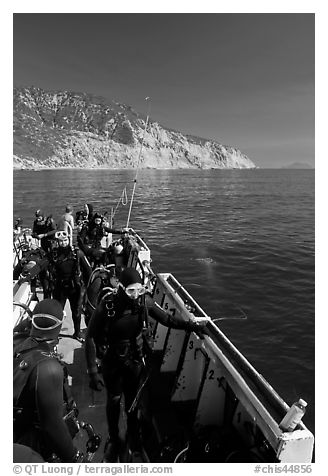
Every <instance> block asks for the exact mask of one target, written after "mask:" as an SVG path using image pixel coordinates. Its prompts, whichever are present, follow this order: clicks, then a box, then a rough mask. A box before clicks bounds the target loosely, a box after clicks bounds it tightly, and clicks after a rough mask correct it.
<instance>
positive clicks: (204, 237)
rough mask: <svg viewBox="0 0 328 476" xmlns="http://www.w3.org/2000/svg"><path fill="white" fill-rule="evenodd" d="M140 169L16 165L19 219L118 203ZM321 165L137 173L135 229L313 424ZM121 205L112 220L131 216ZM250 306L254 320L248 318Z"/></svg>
mask: <svg viewBox="0 0 328 476" xmlns="http://www.w3.org/2000/svg"><path fill="white" fill-rule="evenodd" d="M134 179H135V171H131V170H130V171H123V170H120V171H119V170H49V171H14V179H13V180H14V216H15V217H17V216H20V217H22V218H23V220H24V225H25V226H31V225H32V222H33V219H34V211H35V210H36V209H37V208H42V209H44V211H45V213H46V214H50V213H52V214H53V216H54V218H55V219H57V218H58V217H59V216H60V214H62V213H63V211H64V207H65V205H66V203H70V204H72V205H73V207H74V210H75V211H77V210H79V209H82V207H83V204H84V203H86V202H87V203H92V204H93V205H94V208H95V210H97V211H101V212H104V211H105V210H108V211H110V209H111V208H113V209H115V208H116V206H117V203H118V201H119V198H120V196H121V194H122V191H123V189H124V187H126V189H127V194H128V198H130V197H131V192H132V188H133V180H134ZM314 193H315V187H314V171H313V170H287V169H284V170H277V169H275V170H269V169H263V170H261V169H256V170H210V171H198V170H140V171H139V173H138V177H137V183H136V189H135V196H134V202H133V207H132V213H131V219H130V223H129V224H130V226H132V227H133V228H134V229H135V230H136V231H138V232H139V234H140V235H141V236H142V237H143V238H144V239H145V241H146V242H147V244H148V246H149V247H150V249H151V251H152V259H153V262H152V266H153V268H154V270H155V271H157V272H171V273H172V274H174V275H175V277H176V278H177V279H178V280H179V281H180V282H181V283H182V284H183V285H184V286H185V287H186V289H187V290H188V291H189V292H190V293H191V294H192V295H193V297H194V298H195V299H196V300H197V301H198V303H199V304H200V306H201V307H202V308H203V309H204V310H205V311H206V312H207V313H208V314H209V315H210V316H212V317H213V318H222V317H224V318H225V319H223V320H219V321H217V325H218V326H219V327H220V329H221V330H222V331H223V332H224V333H225V334H226V335H227V336H228V337H229V339H230V340H231V341H232V342H233V343H234V344H235V345H236V346H237V348H238V349H239V350H240V351H241V352H242V353H243V354H244V355H245V356H246V358H247V359H248V360H249V361H250V362H251V363H252V364H253V365H254V367H255V368H256V369H257V370H258V371H259V372H260V373H261V374H262V375H263V376H264V377H265V378H266V379H267V380H268V382H269V383H270V384H271V385H272V386H273V387H274V388H275V390H276V391H277V392H278V393H279V394H280V395H281V397H282V398H283V399H284V400H285V401H286V402H287V403H288V404H291V403H292V402H294V401H295V400H297V399H298V398H300V397H302V398H303V399H305V400H306V401H307V402H308V410H307V413H306V415H305V417H304V422H305V424H306V425H307V426H308V427H309V429H310V430H312V431H314V405H315V400H314V377H315V372H314V347H315V342H314V330H315V312H314V294H315V279H314V271H315V270H314ZM128 209H129V204H128V205H126V206H122V205H120V206H119V207H118V208H117V212H116V215H115V225H116V226H118V227H119V226H124V225H126V222H127V216H128ZM242 315H246V316H247V319H239V316H242Z"/></svg>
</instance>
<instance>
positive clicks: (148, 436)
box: [13, 230, 314, 463]
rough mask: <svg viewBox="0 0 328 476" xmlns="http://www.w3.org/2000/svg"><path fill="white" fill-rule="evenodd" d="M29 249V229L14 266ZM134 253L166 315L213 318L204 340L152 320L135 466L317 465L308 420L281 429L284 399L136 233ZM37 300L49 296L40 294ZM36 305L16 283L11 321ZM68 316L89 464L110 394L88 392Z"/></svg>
mask: <svg viewBox="0 0 328 476" xmlns="http://www.w3.org/2000/svg"><path fill="white" fill-rule="evenodd" d="M32 243H33V238H32V237H31V233H29V231H28V230H25V232H24V233H21V234H20V235H17V236H16V238H15V244H14V264H15V263H17V260H19V259H20V258H21V256H22V254H21V251H22V250H23V249H24V247H25V248H26V247H29V246H30V245H31V244H32ZM128 251H129V255H128V256H129V257H128V266H132V267H135V268H136V269H137V270H138V271H139V273H140V274H141V276H142V279H143V282H144V284H145V285H146V286H147V287H148V289H149V292H150V293H151V295H152V296H153V299H154V300H155V301H156V302H157V303H158V304H159V305H160V306H161V307H162V308H163V309H165V310H167V311H168V312H170V313H173V314H175V315H179V316H180V317H181V318H182V319H185V320H189V319H193V320H207V321H208V324H207V326H206V331H205V335H204V336H203V337H200V336H199V335H197V334H196V333H194V332H191V333H190V332H186V331H184V330H175V329H169V328H166V327H164V326H163V325H161V324H159V323H155V322H154V321H152V320H151V319H150V325H151V330H152V335H153V339H154V350H153V356H152V360H151V366H150V370H149V372H148V374H147V375H146V376H145V378H144V379H143V383H142V384H141V386H140V389H139V390H140V392H139V395H137V396H136V400H135V404H136V405H141V404H143V405H145V402H144V401H143V400H145V399H142V398H141V397H140V395H141V393H143V392H144V393H145V395H146V406H147V407H148V415H149V418H148V419H147V421H145V422H144V427H143V429H142V453H141V455H139V456H138V457H139V459H136V460H133V458H132V459H131V461H142V462H151V463H154V462H160V463H164V462H167V463H169V462H217V463H219V462H226V463H227V462H244V463H245V462H263V463H270V462H276V463H279V462H280V463H311V462H312V454H313V445H314V436H313V434H312V433H311V432H310V431H309V430H308V429H307V428H306V427H305V425H304V424H303V423H302V421H300V422H299V423H298V425H297V426H296V428H295V429H294V430H293V431H283V430H282V429H281V428H280V426H279V425H280V422H281V420H282V419H283V417H284V416H285V415H286V413H287V412H288V411H289V410H290V407H289V406H288V405H287V403H285V401H284V400H283V399H282V398H281V397H280V396H279V395H278V394H277V392H276V391H275V390H274V389H273V388H272V387H271V385H270V384H269V383H268V382H267V381H266V380H265V378H264V377H263V376H262V375H261V374H260V373H258V372H257V371H256V369H255V368H254V367H253V366H252V365H251V364H250V363H249V362H248V360H247V359H246V358H245V357H244V356H243V355H242V354H241V353H240V352H239V351H238V349H237V348H236V347H235V346H234V345H233V344H232V343H231V342H230V340H229V339H228V338H227V337H226V336H225V335H224V333H223V332H222V331H221V330H220V329H219V328H218V326H217V325H216V324H215V322H214V321H213V320H212V319H211V318H210V317H209V316H208V315H207V314H206V312H205V311H204V310H203V309H202V308H201V307H200V306H199V305H198V304H197V302H196V301H195V300H194V299H193V297H192V296H191V295H190V294H189V293H188V292H187V290H186V289H185V288H184V287H183V285H182V284H180V283H179V282H178V281H177V279H176V278H175V277H174V276H173V275H172V274H167V273H156V274H155V273H154V271H153V269H152V268H151V266H150V263H151V252H150V249H149V248H148V246H147V244H146V243H145V242H144V240H143V239H142V238H141V237H140V236H139V235H138V234H137V233H135V232H133V233H131V234H130V236H129V247H128ZM38 294H39V296H40V297H41V298H42V291H41V289H39V290H38ZM35 304H36V301H35V296H33V293H32V292H31V289H30V285H29V283H28V282H19V281H14V313H13V325H14V326H15V325H16V324H17V323H18V322H19V321H20V320H21V319H22V317H23V316H24V315H25V313H26V312H27V309H33V307H34V305H35ZM65 311H66V318H65V319H64V322H63V326H62V330H61V334H60V340H59V344H58V352H59V353H60V354H61V355H62V359H63V360H64V362H65V363H66V365H67V368H68V372H69V376H70V378H69V380H70V384H71V388H72V393H73V396H74V397H75V400H76V402H77V406H78V408H79V417H78V418H79V420H80V421H81V422H88V423H89V424H90V425H91V426H92V428H94V430H95V433H96V434H99V435H100V436H101V437H102V442H101V445H100V448H99V449H98V451H93V452H90V454H91V453H92V456H91V457H90V460H91V459H92V461H93V462H100V461H101V458H102V455H103V445H104V443H105V440H106V436H107V429H106V418H105V391H102V392H94V391H93V390H91V389H90V388H89V386H88V376H87V373H86V363H85V358H84V350H83V344H81V343H80V342H78V341H77V340H74V339H73V338H72V337H71V335H72V333H73V331H72V321H71V317H70V309H69V305H67V307H66V308H65ZM142 401H143V403H141V402H142ZM83 427H85V424H84V423H82V424H81V431H80V432H79V433H78V436H77V437H76V439H77V442H76V445H77V446H78V447H79V446H80V448H81V450H82V451H85V444H86V438H87V437H89V436H90V435H85V433H84V432H83ZM98 446H99V445H98Z"/></svg>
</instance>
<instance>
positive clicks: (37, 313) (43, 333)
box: [30, 299, 63, 340]
mask: <svg viewBox="0 0 328 476" xmlns="http://www.w3.org/2000/svg"><path fill="white" fill-rule="evenodd" d="M62 320H63V308H62V306H61V304H60V302H58V301H56V299H44V300H43V301H40V302H38V304H37V305H36V306H35V308H34V309H33V314H32V328H31V332H30V336H31V337H38V338H44V339H47V340H52V339H57V337H58V335H59V332H60V329H61V325H62Z"/></svg>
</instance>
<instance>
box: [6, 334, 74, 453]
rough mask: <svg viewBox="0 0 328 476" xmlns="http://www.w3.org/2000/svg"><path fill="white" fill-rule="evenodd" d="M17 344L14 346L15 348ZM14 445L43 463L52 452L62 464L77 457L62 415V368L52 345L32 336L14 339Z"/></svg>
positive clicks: (63, 392) (64, 411)
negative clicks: (33, 452)
mask: <svg viewBox="0 0 328 476" xmlns="http://www.w3.org/2000/svg"><path fill="white" fill-rule="evenodd" d="M15 344H16V345H15ZM13 390H14V391H13V395H14V443H18V444H21V445H26V446H28V447H30V448H32V449H33V450H35V451H37V452H38V453H39V454H40V455H41V456H42V457H43V458H44V459H45V460H46V461H49V460H51V457H52V454H53V453H55V454H56V455H57V456H58V457H59V458H60V460H61V461H62V462H72V461H73V459H74V456H75V454H76V450H75V448H74V446H73V441H72V436H71V434H70V432H69V430H68V427H67V425H66V424H65V422H64V420H63V416H64V414H65V413H66V411H67V410H68V407H67V405H68V401H66V400H65V398H66V397H65V395H66V393H65V377H64V367H63V365H62V364H61V363H60V362H59V361H58V359H57V358H56V356H55V354H54V353H53V346H51V345H50V344H49V343H47V342H46V341H38V340H37V339H34V338H32V337H28V338H24V339H22V338H21V337H19V338H18V339H17V338H16V342H15V339H14V389H13Z"/></svg>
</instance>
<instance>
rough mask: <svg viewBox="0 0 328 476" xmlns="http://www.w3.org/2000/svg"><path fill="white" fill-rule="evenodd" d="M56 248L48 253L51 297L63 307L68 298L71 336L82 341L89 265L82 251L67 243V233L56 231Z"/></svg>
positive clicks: (89, 271) (89, 272)
mask: <svg viewBox="0 0 328 476" xmlns="http://www.w3.org/2000/svg"><path fill="white" fill-rule="evenodd" d="M56 239H57V242H58V248H57V249H54V250H53V252H52V253H51V255H50V268H51V276H52V279H53V297H54V298H55V299H57V300H58V301H59V302H60V303H61V305H62V307H63V309H64V307H65V304H66V300H67V299H68V300H69V303H70V307H71V312H72V320H73V324H74V334H73V338H75V339H77V340H78V341H80V342H82V341H83V337H82V333H81V311H82V300H83V292H84V287H85V285H86V283H87V282H88V280H89V277H90V274H91V267H90V264H89V262H88V260H87V259H86V257H85V255H84V253H82V251H81V250H79V249H78V248H72V247H71V246H70V245H69V238H68V234H67V233H66V232H64V231H58V232H57V233H56Z"/></svg>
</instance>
